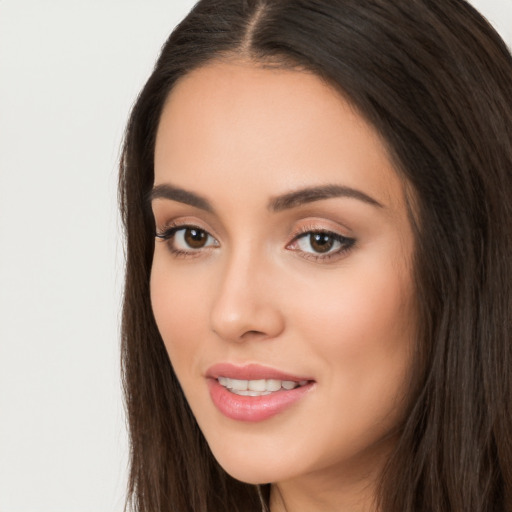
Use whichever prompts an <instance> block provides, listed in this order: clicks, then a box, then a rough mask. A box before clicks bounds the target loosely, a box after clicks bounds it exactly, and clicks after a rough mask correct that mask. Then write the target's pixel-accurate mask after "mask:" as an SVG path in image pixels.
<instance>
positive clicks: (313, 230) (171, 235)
mask: <svg viewBox="0 0 512 512" xmlns="http://www.w3.org/2000/svg"><path fill="white" fill-rule="evenodd" d="M186 230H196V231H198V232H200V233H203V234H205V235H206V236H207V240H206V243H208V239H211V240H213V241H215V244H214V245H206V246H203V247H199V248H197V249H194V248H190V250H183V249H177V248H176V247H175V245H174V241H175V236H176V234H177V233H178V232H180V231H184V232H185V231H186ZM314 235H322V236H324V237H327V238H330V239H331V240H332V241H333V243H338V244H340V247H339V248H338V249H337V250H335V251H333V252H326V253H324V254H322V253H318V252H317V253H315V252H307V251H303V250H301V249H298V250H297V249H295V248H294V249H291V247H292V246H293V245H297V244H298V243H299V241H300V240H301V239H303V238H306V237H307V236H310V237H311V236H314ZM155 236H156V238H159V239H160V240H161V241H162V242H166V243H167V245H168V248H169V250H170V251H171V253H172V254H173V255H174V256H176V257H179V258H194V257H197V256H200V255H201V253H202V252H203V251H204V250H211V249H213V248H215V247H218V246H219V242H218V241H217V240H216V239H215V238H214V237H213V236H212V235H210V233H208V231H206V230H205V229H203V228H201V227H199V226H196V225H193V224H176V225H172V226H168V227H166V228H164V229H163V230H162V231H157V233H156V234H155ZM355 243H356V240H355V239H354V238H349V237H346V236H343V235H340V234H339V233H336V232H333V231H329V230H326V229H319V228H317V227H304V228H301V229H300V230H299V231H298V232H296V233H295V234H294V235H293V239H292V241H291V242H290V243H289V244H287V246H286V248H287V249H290V250H297V252H301V253H302V257H303V258H304V259H306V260H309V261H316V262H328V261H331V260H332V259H338V258H341V257H343V256H344V255H345V254H346V253H348V252H349V251H350V250H351V249H352V248H353V247H354V245H355ZM328 251H331V248H329V249H328Z"/></svg>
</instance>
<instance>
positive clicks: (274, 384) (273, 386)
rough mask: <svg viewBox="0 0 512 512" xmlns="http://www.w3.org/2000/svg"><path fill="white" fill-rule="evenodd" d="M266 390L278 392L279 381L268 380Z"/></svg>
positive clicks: (279, 387)
mask: <svg viewBox="0 0 512 512" xmlns="http://www.w3.org/2000/svg"><path fill="white" fill-rule="evenodd" d="M267 389H268V390H269V391H279V390H280V389H281V381H280V380H277V379H268V380H267Z"/></svg>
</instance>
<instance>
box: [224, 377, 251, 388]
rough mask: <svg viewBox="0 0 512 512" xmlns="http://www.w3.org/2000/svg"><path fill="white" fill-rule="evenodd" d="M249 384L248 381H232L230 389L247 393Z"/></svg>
mask: <svg viewBox="0 0 512 512" xmlns="http://www.w3.org/2000/svg"><path fill="white" fill-rule="evenodd" d="M248 382H249V381H247V380H238V379H231V385H230V386H229V388H231V389H235V390H236V391H246V390H247V383H248Z"/></svg>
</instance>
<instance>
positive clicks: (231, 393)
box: [206, 363, 315, 422]
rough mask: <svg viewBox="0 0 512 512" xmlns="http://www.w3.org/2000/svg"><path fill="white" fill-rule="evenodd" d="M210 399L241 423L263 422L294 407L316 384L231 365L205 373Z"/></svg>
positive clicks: (267, 370)
mask: <svg viewBox="0 0 512 512" xmlns="http://www.w3.org/2000/svg"><path fill="white" fill-rule="evenodd" d="M206 377H207V379H208V387H209V391H210V397H211V399H212V401H213V403H214V405H215V406H216V407H217V409H218V410H219V411H220V412H221V413H222V414H224V415H225V416H227V417H228V418H231V419H234V420H238V421H253V422H254V421H264V420H266V419H269V418H271V417H273V416H275V415H277V414H279V413H281V412H283V411H284V410H285V409H287V408H288V407H291V406H292V405H294V404H295V403H296V402H298V401H299V400H301V399H302V398H303V397H304V396H305V395H306V394H307V393H308V392H309V391H311V390H312V389H313V387H314V384H315V382H314V380H313V379H311V378H309V377H306V376H296V375H291V374H289V373H285V372H281V371H279V370H275V369H273V368H269V367H265V366H260V365H256V364H250V365H246V366H235V365H232V364H229V363H223V364H218V365H215V366H212V367H211V368H210V369H209V370H208V371H207V373H206Z"/></svg>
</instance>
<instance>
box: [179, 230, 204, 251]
mask: <svg viewBox="0 0 512 512" xmlns="http://www.w3.org/2000/svg"><path fill="white" fill-rule="evenodd" d="M183 239H184V241H185V243H186V244H187V245H188V246H189V247H190V248H191V249H201V248H203V247H204V246H205V245H206V242H207V241H208V234H207V233H206V231H203V230H202V229H196V228H186V229H185V230H184V234H183Z"/></svg>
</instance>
